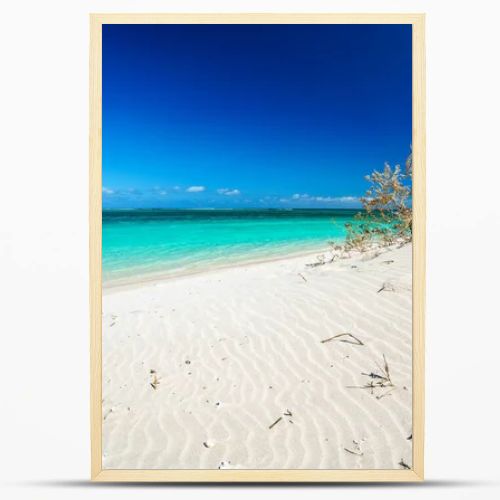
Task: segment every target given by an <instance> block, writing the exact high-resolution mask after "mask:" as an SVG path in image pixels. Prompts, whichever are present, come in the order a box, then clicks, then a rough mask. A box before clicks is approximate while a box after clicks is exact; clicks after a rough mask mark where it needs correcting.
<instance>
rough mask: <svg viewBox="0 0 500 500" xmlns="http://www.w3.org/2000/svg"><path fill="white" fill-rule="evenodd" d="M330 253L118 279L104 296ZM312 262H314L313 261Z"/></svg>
mask: <svg viewBox="0 0 500 500" xmlns="http://www.w3.org/2000/svg"><path fill="white" fill-rule="evenodd" d="M329 252H330V248H329V247H328V246H326V245H325V244H322V245H318V247H317V248H316V249H309V250H302V251H300V250H299V251H296V252H291V253H288V254H283V255H275V256H268V257H261V258H250V259H248V260H244V259H242V260H235V261H231V260H228V262H227V263H225V264H215V265H213V264H212V265H210V264H207V265H206V267H204V268H199V269H195V270H183V271H173V272H169V273H161V272H158V273H152V274H151V275H149V276H148V275H135V276H130V277H127V278H118V279H115V280H108V281H104V280H103V284H102V291H103V294H110V293H114V292H117V291H120V290H130V289H134V288H137V287H143V286H149V285H157V284H161V283H162V282H166V281H171V280H175V279H181V278H186V277H190V276H197V275H204V274H211V273H216V272H217V271H223V270H225V269H233V268H244V267H251V266H256V265H260V264H268V263H272V262H280V261H284V262H286V261H293V260H302V259H304V258H310V257H314V256H316V255H325V254H328V253H329ZM311 262H314V260H312V261H311Z"/></svg>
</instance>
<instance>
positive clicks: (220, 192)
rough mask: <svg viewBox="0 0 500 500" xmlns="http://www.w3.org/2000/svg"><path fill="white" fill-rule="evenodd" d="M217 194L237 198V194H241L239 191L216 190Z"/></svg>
mask: <svg viewBox="0 0 500 500" xmlns="http://www.w3.org/2000/svg"><path fill="white" fill-rule="evenodd" d="M217 192H218V193H219V194H224V195H226V196H238V195H239V194H241V191H240V190H239V189H228V188H220V189H217Z"/></svg>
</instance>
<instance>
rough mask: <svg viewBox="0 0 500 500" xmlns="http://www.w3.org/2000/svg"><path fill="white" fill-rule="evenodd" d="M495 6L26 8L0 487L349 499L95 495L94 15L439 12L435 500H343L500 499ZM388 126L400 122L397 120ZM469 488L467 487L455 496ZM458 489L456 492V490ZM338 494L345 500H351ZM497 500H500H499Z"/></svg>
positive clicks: (18, 63)
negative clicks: (91, 297)
mask: <svg viewBox="0 0 500 500" xmlns="http://www.w3.org/2000/svg"><path fill="white" fill-rule="evenodd" d="M498 4H499V2H495V1H486V0H475V1H470V0H468V1H463V0H456V1H454V2H445V1H437V0H435V1H434V2H431V1H397V0H392V1H390V0H379V1H377V2H373V1H368V0H367V1H355V0H352V1H334V0H333V1H316V0H308V1H307V2H306V1H303V2H300V1H286V2H284V1H282V2H280V1H277V0H276V1H270V0H266V1H263V0H254V1H247V2H244V1H229V0H227V1H222V0H221V1H215V0H214V1H211V2H203V1H188V0H186V1H184V2H181V1H176V2H169V1H163V2H162V1H153V0H143V1H141V2H139V1H135V2H134V1H125V0H123V1H119V2H118V1H112V0H108V1H104V0H103V1H99V0H95V1H88V2H84V1H79V0H70V1H68V0H66V1H63V0H60V1H56V0H44V1H31V2H28V1H14V0H11V1H10V2H9V3H6V2H4V3H3V4H2V8H1V12H2V17H1V19H2V23H1V29H0V47H1V70H2V71H1V73H2V76H1V77H0V87H1V92H0V99H1V107H0V113H1V121H0V127H1V134H0V142H1V144H2V147H1V150H0V165H1V178H0V179H1V180H0V190H1V194H0V209H1V212H0V213H1V222H0V280H1V281H0V283H1V287H0V293H1V297H0V304H1V307H0V331H1V344H0V348H1V350H0V353H1V359H0V370H1V372H0V383H1V392H0V400H1V405H0V406H1V410H0V419H1V427H0V436H1V438H0V476H1V477H2V478H5V480H6V481H7V482H6V483H5V485H4V487H5V489H7V490H9V491H8V492H7V493H8V496H7V498H15V497H16V498H17V497H19V496H21V495H24V496H26V497H33V498H50V499H53V498H57V497H68V496H70V497H71V498H86V497H89V496H95V497H103V496H104V495H106V496H108V497H112V498H128V497H131V496H132V495H140V496H141V497H142V496H145V497H148V498H149V497H160V496H164V495H165V494H167V495H168V494H174V495H175V496H176V497H177V496H178V495H185V496H188V495H203V496H204V497H205V498H221V497H224V498H229V497H233V496H234V495H235V494H238V495H241V497H242V498H243V497H244V498H251V497H253V496H254V495H256V494H259V493H261V492H262V493H265V492H267V493H268V494H270V495H273V498H297V497H298V496H299V495H304V494H313V495H317V496H318V497H325V498H326V497H327V495H328V496H331V495H332V494H335V493H336V491H335V490H333V491H331V490H328V489H325V488H315V489H314V490H312V491H309V492H307V491H305V490H303V489H297V488H288V489H286V490H284V489H280V488H278V489H277V488H274V489H273V490H272V491H267V490H266V491H263V490H262V489H259V490H258V491H256V490H252V489H244V490H242V491H238V492H237V491H235V490H234V489H224V490H223V489H220V488H215V489H214V488H212V489H208V490H201V489H199V488H198V489H183V490H182V491H180V492H179V491H177V490H175V491H174V489H172V488H170V489H168V490H167V491H163V489H162V488H156V487H150V488H146V489H144V490H138V489H137V488H135V489H130V488H129V489H124V488H121V489H115V488H109V487H103V486H91V487H88V486H86V485H85V483H79V481H85V480H86V479H87V478H88V476H89V409H88V407H89V401H88V390H89V389H88V388H89V370H88V305H87V285H88V278H87V257H88V250H87V247H88V239H87V187H88V186H87V183H88V177H87V164H88V153H87V130H88V16H87V14H88V13H89V12H112V11H118V12H133V11H139V12H141V11H142V12H147V11H149V12H169V11H170V12H173V11H178V12H183V11H184V12H189V11H199V12H215V11H219V12H230V11H235V12H245V11H247V12H250V11H253V12H265V11H268V12H269V11H290V12H292V11H296V12H316V11H317V12H320V11H326V12H328V11H329V12H340V11H346V12H350V11H351V12H352V11H361V12H363V11H364V12H374V11H392V12H404V11H408V12H412V11H413V12H426V13H427V15H428V18H427V28H428V29H427V47H428V49H427V57H428V64H427V70H428V79H427V81H428V129H427V132H428V157H427V160H428V161H427V176H428V185H427V192H428V205H427V207H428V284H427V287H428V288H427V297H428V301H427V302H428V307H427V432H426V474H427V477H428V479H429V480H430V481H431V482H430V484H429V485H428V486H425V487H413V488H408V489H406V490H405V491H402V490H401V489H400V488H398V487H389V488H381V487H376V488H373V489H372V488H367V487H356V488H351V489H348V490H347V489H343V490H342V492H341V494H342V497H343V498H362V497H363V496H365V495H367V494H370V495H372V496H373V498H384V499H386V498H388V497H390V498H392V497H394V498H396V497H399V496H400V495H401V494H403V493H404V494H405V495H408V496H409V497H411V498H419V497H421V496H427V495H430V496H431V497H432V496H434V495H436V496H437V495H439V496H440V497H441V498H457V497H460V498H472V497H473V496H479V497H480V498H493V497H494V496H495V493H496V495H498V493H499V491H498V489H497V488H498V485H495V484H493V485H492V484H490V483H488V482H484V481H487V480H491V479H493V478H494V477H495V475H496V476H497V477H498V472H497V467H498V463H499V462H498V449H499V445H500V437H499V436H500V429H499V427H498V422H499V420H500V419H499V413H500V412H499V403H498V393H499V373H500V368H499V366H500V363H499V361H500V326H499V324H500V319H499V310H500V304H499V298H500V291H499V284H500V271H499V269H500V264H499V262H500V255H499V252H498V248H499V244H500V238H499V230H500V208H499V205H500V204H499V203H498V189H499V183H500V174H499V167H500V166H499V164H498V156H499V155H498V150H497V149H498V142H499V137H498V133H499V131H500V130H499V129H500V127H499V126H498V117H499V116H500V109H499V98H498V92H499V89H500V78H499V75H500V72H499V67H500V66H499V57H498V48H499V47H500V43H499V35H498V32H499V30H498V22H499V20H498V14H499V11H498V9H497V8H496V7H497V5H498ZM387 119H390V117H387ZM457 481H458V482H457ZM495 489H496V491H494V490H495ZM459 490H460V491H459ZM339 493H340V492H339ZM497 498H498V496H497Z"/></svg>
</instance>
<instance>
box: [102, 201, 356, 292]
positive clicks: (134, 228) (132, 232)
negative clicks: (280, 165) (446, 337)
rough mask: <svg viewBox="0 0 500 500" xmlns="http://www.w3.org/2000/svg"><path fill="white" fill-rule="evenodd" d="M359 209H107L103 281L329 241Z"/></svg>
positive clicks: (197, 268)
mask: <svg viewBox="0 0 500 500" xmlns="http://www.w3.org/2000/svg"><path fill="white" fill-rule="evenodd" d="M356 212H357V210H347V209H333V210H314V209H310V210H269V209H265V210H257V209H256V210H165V209H156V210H149V209H148V210H146V209H141V210H103V213H102V223H103V224H102V250H103V259H102V263H103V280H104V282H105V283H111V282H114V281H122V280H127V279H140V278H141V277H151V278H152V277H154V276H156V275H158V276H160V275H161V276H165V275H169V274H181V273H189V272H196V271H201V270H204V269H208V268H212V267H218V266H224V265H227V264H231V263H237V262H248V261H253V260H258V259H266V258H274V257H280V256H286V255H289V254H292V253H298V252H302V251H306V250H313V249H316V248H320V247H321V246H326V244H327V243H328V241H340V240H343V239H344V237H345V226H344V224H345V223H346V222H350V221H352V220H353V217H354V215H355V214H356Z"/></svg>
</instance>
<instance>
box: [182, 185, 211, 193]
mask: <svg viewBox="0 0 500 500" xmlns="http://www.w3.org/2000/svg"><path fill="white" fill-rule="evenodd" d="M205 189H206V188H205V186H189V187H188V188H187V189H186V193H201V192H202V191H205Z"/></svg>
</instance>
